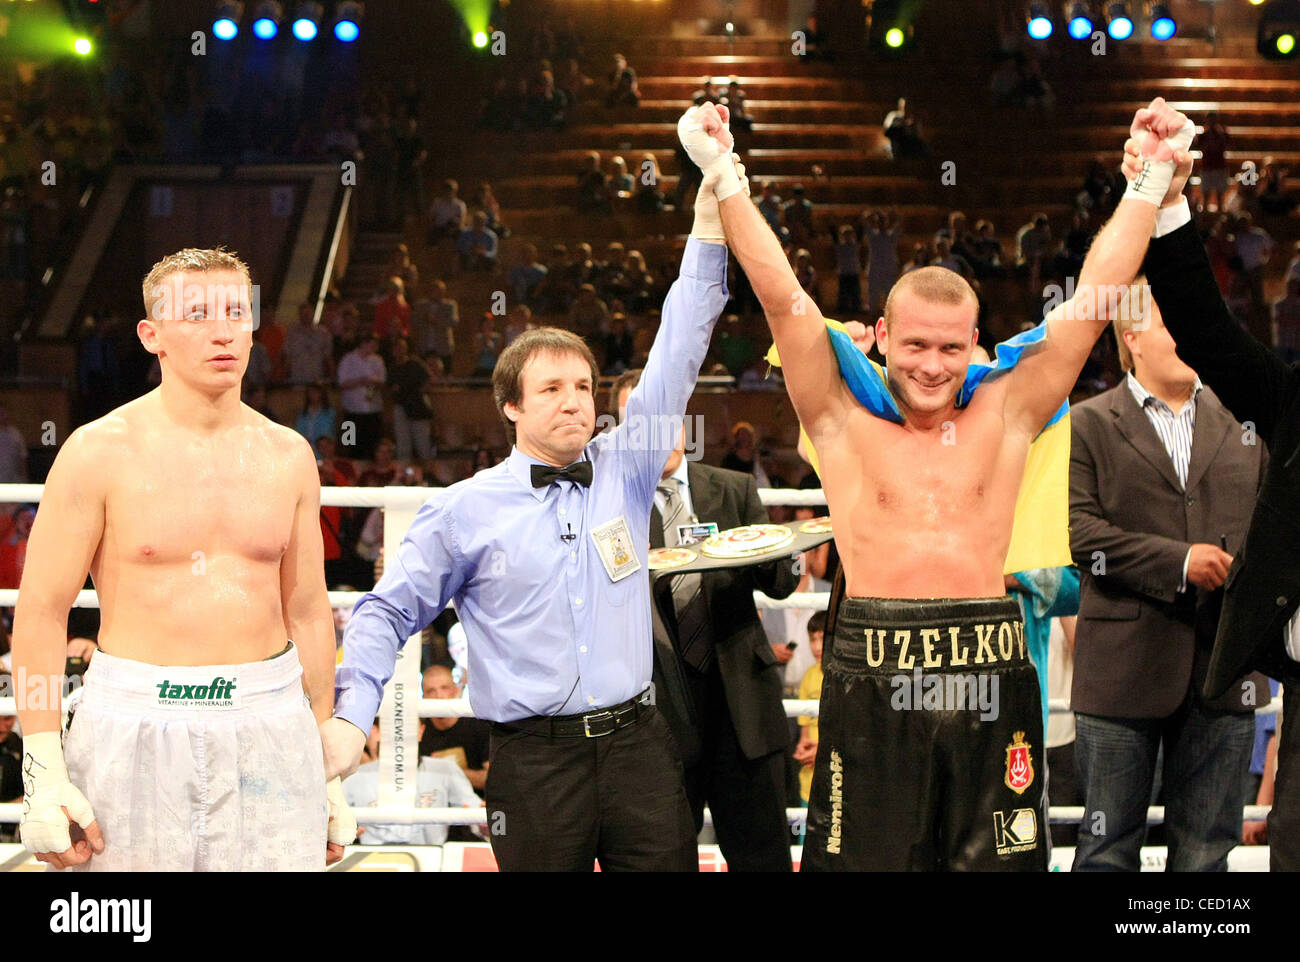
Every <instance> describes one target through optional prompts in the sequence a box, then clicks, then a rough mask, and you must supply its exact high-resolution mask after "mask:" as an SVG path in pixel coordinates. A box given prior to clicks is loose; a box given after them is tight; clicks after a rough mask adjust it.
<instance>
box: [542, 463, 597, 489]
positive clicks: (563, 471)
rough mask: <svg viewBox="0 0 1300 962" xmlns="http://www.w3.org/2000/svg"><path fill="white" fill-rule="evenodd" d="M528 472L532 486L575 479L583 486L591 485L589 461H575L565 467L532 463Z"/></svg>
mask: <svg viewBox="0 0 1300 962" xmlns="http://www.w3.org/2000/svg"><path fill="white" fill-rule="evenodd" d="M530 473H531V474H532V478H533V487H534V488H544V487H546V486H547V485H551V484H554V483H555V482H556V481H576V482H577V483H578V484H580V485H582V486H583V487H584V488H588V487H591V462H590V461H576V462H574V463H573V464H571V465H569V466H568V467H567V468H552V467H548V466H547V465H545V464H534V465H532V466H531V469H530Z"/></svg>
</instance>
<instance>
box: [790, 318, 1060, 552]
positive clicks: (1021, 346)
mask: <svg viewBox="0 0 1300 962" xmlns="http://www.w3.org/2000/svg"><path fill="white" fill-rule="evenodd" d="M826 328H827V333H828V334H829V335H830V338H831V347H832V348H833V349H834V351H835V359H836V360H837V361H838V362H839V365H840V376H841V377H843V378H844V383H845V384H847V385H848V388H849V392H850V393H851V394H852V395H853V396H854V397H855V398H857V400H858V403H860V404H861V405H862V406H863V407H865V408H866V409H867V410H868V411H870V412H871V413H872V414H874V415H876V417H881V418H885V419H886V420H889V421H894V422H895V423H899V424H901V423H902V421H903V415H902V412H901V411H899V409H898V404H897V402H895V400H894V396H893V395H892V394H891V393H890V390H889V379H888V377H887V376H886V372H885V368H883V367H881V366H880V365H879V364H877V363H876V362H875V361H873V360H871V359H870V358H868V357H867V356H866V355H865V354H863V353H862V352H861V351H860V350H858V348H857V346H856V345H855V344H854V343H853V339H852V338H851V337H849V334H848V331H847V330H846V329H845V327H844V325H843V324H841V323H840V322H839V321H833V320H831V319H830V318H827V319H826ZM1046 339H1047V323H1046V322H1045V321H1044V322H1043V323H1041V324H1039V325H1038V326H1037V327H1035V328H1031V329H1030V330H1028V331H1022V332H1020V333H1019V334H1017V335H1016V336H1015V337H1012V338H1010V339H1009V340H1006V341H1003V342H1002V343H1001V344H999V345H997V347H995V348H994V354H995V359H994V361H993V363H992V364H972V365H971V366H970V368H969V370H967V372H966V380H965V382H964V383H963V384H962V386H961V390H960V391H958V393H957V407H959V408H960V407H965V406H966V405H967V404H969V403H970V399H971V397H972V396H973V395H974V393H975V389H976V388H977V387H979V386H980V385H981V384H983V383H984V381H986V380H992V379H994V378H997V377H1001V376H1002V375H1004V374H1006V373H1007V372H1008V371H1010V370H1011V369H1012V368H1014V367H1015V366H1016V364H1017V363H1018V362H1019V361H1020V358H1021V357H1022V356H1023V355H1024V353H1025V351H1027V350H1028V349H1029V348H1031V347H1033V346H1034V345H1036V344H1041V343H1042V342H1043V341H1045V340H1046ZM767 360H768V363H769V364H771V365H772V366H773V367H780V366H781V359H780V356H779V355H778V354H777V350H776V345H775V344H774V345H772V349H771V350H770V351H768V353H767ZM799 434H800V436H801V437H802V439H803V442H804V446H805V447H806V448H807V450H808V453H809V455H810V456H811V460H812V466H813V470H814V471H816V472H817V473H818V474H821V468H820V467H819V465H818V463H817V452H816V451H814V450H813V446H812V442H811V440H809V438H808V436H807V434H805V433H804V430H803V426H802V425H801V426H800V428H799ZM1069 564H1073V559H1072V558H1071V556H1070V404H1069V402H1068V401H1066V402H1065V403H1063V404H1062V405H1061V406H1060V408H1058V409H1057V411H1056V413H1055V414H1053V415H1052V417H1051V418H1050V419H1049V420H1048V422H1047V424H1045V425H1044V426H1043V429H1042V430H1041V431H1040V432H1038V436H1037V437H1036V438H1034V441H1033V443H1032V444H1031V445H1030V446H1029V456H1028V458H1027V459H1026V461H1025V473H1024V478H1023V480H1022V481H1021V483H1020V493H1019V495H1018V496H1017V497H1016V512H1015V520H1014V521H1013V523H1012V527H1011V546H1010V547H1009V548H1008V550H1007V559H1006V563H1005V564H1004V565H1003V573H1004V574H1012V573H1014V572H1017V571H1025V570H1028V569H1030V568H1056V567H1060V566H1062V565H1069Z"/></svg>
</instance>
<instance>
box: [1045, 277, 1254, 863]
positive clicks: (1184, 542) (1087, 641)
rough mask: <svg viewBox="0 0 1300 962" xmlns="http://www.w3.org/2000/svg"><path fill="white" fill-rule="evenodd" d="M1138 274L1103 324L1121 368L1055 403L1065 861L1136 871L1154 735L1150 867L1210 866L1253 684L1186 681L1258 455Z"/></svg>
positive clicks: (1236, 794)
mask: <svg viewBox="0 0 1300 962" xmlns="http://www.w3.org/2000/svg"><path fill="white" fill-rule="evenodd" d="M1138 280H1139V282H1140V283H1139V284H1135V285H1134V287H1133V288H1131V289H1130V290H1129V292H1128V294H1127V295H1126V296H1125V298H1124V301H1123V305H1122V308H1121V310H1120V311H1119V312H1118V313H1117V315H1116V317H1115V321H1114V328H1115V337H1116V340H1117V342H1118V345H1119V354H1120V362H1121V366H1122V367H1123V368H1124V370H1125V371H1126V372H1127V373H1126V376H1125V378H1124V380H1123V381H1122V382H1121V383H1120V384H1119V385H1118V386H1117V387H1114V388H1112V389H1111V390H1109V391H1106V392H1105V393H1103V394H1101V395H1099V396H1098V397H1095V398H1092V399H1091V400H1089V401H1085V402H1084V403H1083V404H1080V405H1078V406H1076V407H1074V408H1073V409H1072V424H1073V438H1072V444H1071V451H1070V547H1071V551H1072V553H1073V555H1074V560H1075V562H1076V563H1077V564H1078V565H1079V569H1080V572H1081V574H1082V584H1081V588H1080V602H1079V621H1078V632H1077V635H1076V642H1075V644H1076V647H1075V666H1074V683H1073V689H1072V692H1071V702H1072V707H1073V709H1074V711H1075V716H1076V720H1077V723H1078V724H1077V730H1078V738H1077V741H1076V743H1075V752H1076V759H1077V763H1078V770H1079V778H1080V782H1081V785H1082V787H1083V792H1084V796H1085V806H1084V820H1083V822H1082V824H1081V825H1080V829H1079V843H1078V847H1077V849H1076V850H1075V857H1074V870H1075V871H1107V870H1109V871H1137V870H1138V867H1139V865H1140V861H1141V857H1140V852H1141V847H1142V843H1143V840H1144V839H1145V837H1146V812H1147V805H1148V802H1149V801H1150V798H1151V789H1152V784H1153V780H1154V777H1155V770H1156V759H1157V752H1158V751H1159V750H1160V748H1161V747H1162V746H1163V749H1164V765H1163V771H1162V777H1163V785H1164V793H1165V825H1166V835H1167V840H1168V844H1169V860H1168V863H1167V864H1168V867H1169V868H1170V869H1171V870H1173V871H1216V870H1217V871H1224V870H1226V868H1227V857H1228V852H1229V850H1231V848H1232V847H1233V846H1234V845H1235V844H1236V843H1237V842H1238V841H1239V840H1240V838H1241V814H1242V813H1241V809H1242V805H1243V804H1244V803H1245V797H1244V791H1245V789H1244V783H1243V776H1244V774H1245V771H1246V768H1247V765H1248V763H1249V761H1250V753H1251V745H1252V741H1253V737H1254V720H1253V711H1254V708H1255V706H1256V704H1260V703H1263V702H1267V701H1268V698H1269V689H1268V685H1267V682H1266V680H1265V679H1264V676H1263V675H1259V674H1252V675H1248V676H1244V677H1242V678H1240V679H1238V681H1237V683H1236V684H1235V685H1233V686H1232V687H1231V688H1230V689H1229V690H1228V692H1227V693H1226V694H1225V695H1223V696H1222V697H1220V698H1218V699H1216V700H1214V701H1207V700H1206V699H1205V698H1204V696H1203V695H1202V694H1201V688H1202V684H1203V682H1204V680H1205V673H1206V670H1207V667H1208V664H1209V656H1210V652H1211V650H1212V648H1213V644H1214V636H1215V631H1216V629H1217V627H1218V621H1219V612H1220V608H1221V606H1222V601H1223V592H1222V590H1221V589H1222V587H1223V583H1224V580H1225V579H1226V578H1227V573H1228V566H1229V565H1230V564H1231V563H1232V554H1231V552H1232V551H1234V550H1236V548H1237V547H1239V546H1240V545H1241V543H1242V540H1243V539H1244V538H1245V535H1246V529H1247V524H1248V522H1249V519H1250V510H1251V505H1252V501H1253V498H1254V493H1255V491H1256V489H1257V488H1258V486H1259V480H1260V477H1261V476H1262V473H1263V465H1264V463H1265V458H1266V454H1265V453H1264V447H1263V444H1262V443H1261V442H1259V441H1258V439H1257V438H1256V437H1255V435H1254V433H1253V432H1252V431H1250V430H1249V429H1247V428H1245V427H1243V426H1242V425H1240V424H1238V423H1237V422H1236V421H1235V420H1233V418H1232V415H1231V414H1229V413H1228V411H1227V410H1226V409H1225V408H1224V407H1223V405H1222V404H1221V403H1220V401H1219V399H1218V398H1217V397H1215V395H1214V393H1213V392H1212V391H1211V390H1210V389H1209V388H1206V387H1203V386H1202V384H1201V382H1200V378H1198V377H1197V375H1196V372H1195V371H1193V370H1192V369H1191V368H1190V367H1188V366H1187V365H1186V364H1184V363H1183V362H1182V360H1180V359H1179V357H1178V355H1177V354H1176V353H1175V350H1174V342H1173V339H1172V338H1171V337H1170V335H1169V332H1168V331H1167V330H1166V329H1165V326H1164V320H1163V318H1162V317H1161V314H1160V310H1159V308H1158V307H1156V305H1155V303H1154V301H1153V300H1152V299H1151V297H1150V291H1149V289H1148V288H1147V287H1146V286H1145V283H1142V282H1143V280H1144V279H1143V278H1139V279H1138ZM1261 699H1262V701H1261Z"/></svg>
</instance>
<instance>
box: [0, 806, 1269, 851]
mask: <svg viewBox="0 0 1300 962" xmlns="http://www.w3.org/2000/svg"><path fill="white" fill-rule="evenodd" d="M1272 807H1273V806H1271V805H1246V806H1244V807H1243V808H1242V813H1243V818H1244V820H1245V821H1248V822H1262V821H1263V820H1264V819H1265V818H1267V817H1268V813H1269V812H1270V811H1271V810H1272ZM352 811H353V812H354V813H355V815H356V817H357V822H358V824H361V825H483V824H486V823H487V821H488V818H489V816H488V809H487V808H486V807H481V808H403V807H401V806H398V805H385V806H371V807H370V808H354V809H353V810H352ZM22 814H23V805H22V802H9V803H6V804H3V805H0V824H4V823H5V822H18V821H20V820H21V819H22ZM1047 814H1048V821H1050V822H1052V823H1053V824H1077V823H1079V822H1081V821H1083V818H1084V809H1083V806H1081V805H1074V806H1070V805H1052V806H1051V807H1049V808H1048V810H1047ZM807 816H808V809H806V808H787V809H786V810H785V817H786V820H787V821H788V822H789V823H790V824H791V825H802V824H803V823H804V821H805V820H806V819H807ZM1164 819H1165V807H1164V806H1163V805H1152V806H1151V807H1150V808H1148V809H1147V824H1149V825H1159V824H1160V823H1161V822H1163V821H1164ZM704 824H705V825H712V824H713V813H712V812H710V811H709V810H708V809H707V808H706V809H705V810H704ZM363 844H364V843H363Z"/></svg>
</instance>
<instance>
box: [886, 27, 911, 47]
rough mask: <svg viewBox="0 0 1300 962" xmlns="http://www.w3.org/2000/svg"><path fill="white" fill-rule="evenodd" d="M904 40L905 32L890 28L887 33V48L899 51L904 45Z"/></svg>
mask: <svg viewBox="0 0 1300 962" xmlns="http://www.w3.org/2000/svg"><path fill="white" fill-rule="evenodd" d="M904 39H906V38H905V37H904V36H903V31H902V30H899V29H898V28H897V27H890V28H889V29H888V30H886V31H885V45H886V46H889V47H893V48H895V49H897V48H899V47H901V46H902V45H903V40H904Z"/></svg>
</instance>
